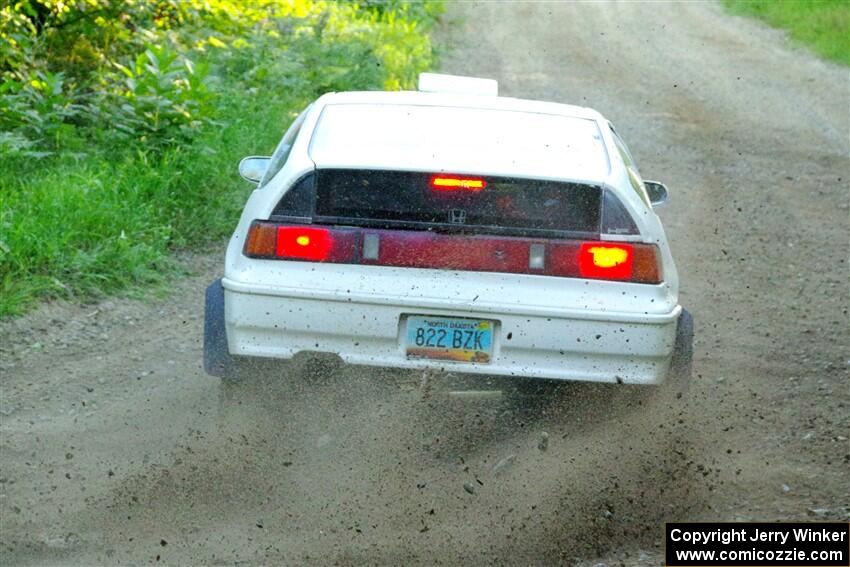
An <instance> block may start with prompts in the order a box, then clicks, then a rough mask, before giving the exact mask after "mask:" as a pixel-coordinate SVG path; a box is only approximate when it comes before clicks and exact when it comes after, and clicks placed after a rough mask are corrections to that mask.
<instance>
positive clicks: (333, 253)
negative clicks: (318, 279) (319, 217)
mask: <svg viewBox="0 0 850 567" xmlns="http://www.w3.org/2000/svg"><path fill="white" fill-rule="evenodd" d="M359 236H360V233H359V231H356V230H347V229H331V228H325V227H316V226H280V225H276V224H274V223H269V222H263V221H254V223H253V224H252V225H251V229H250V230H249V231H248V239H247V241H246V242H245V255H246V256H250V257H252V258H280V259H282V260H303V261H305V262H341V263H344V262H353V261H355V260H357V251H358V248H359V246H358V242H359Z"/></svg>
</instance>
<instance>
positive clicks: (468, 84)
mask: <svg viewBox="0 0 850 567" xmlns="http://www.w3.org/2000/svg"><path fill="white" fill-rule="evenodd" d="M419 90H420V91H421V92H425V93H450V94H465V95H483V96H499V83H498V81H496V80H495V79H479V78H478V77H461V76H459V75H441V74H439V73H419Z"/></svg>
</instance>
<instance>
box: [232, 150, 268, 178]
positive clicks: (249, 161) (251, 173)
mask: <svg viewBox="0 0 850 567" xmlns="http://www.w3.org/2000/svg"><path fill="white" fill-rule="evenodd" d="M271 159H272V158H270V157H266V156H248V157H245V158H242V161H240V162H239V175H241V176H242V179H244V180H245V181H250V182H252V183H259V182H260V179H262V178H263V175H265V174H266V170H268V168H269V162H270V161H271Z"/></svg>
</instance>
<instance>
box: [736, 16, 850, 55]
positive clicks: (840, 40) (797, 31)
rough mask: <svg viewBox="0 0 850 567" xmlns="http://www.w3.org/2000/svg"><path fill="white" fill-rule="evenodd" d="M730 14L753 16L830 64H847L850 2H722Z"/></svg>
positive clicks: (849, 36) (849, 41)
mask: <svg viewBox="0 0 850 567" xmlns="http://www.w3.org/2000/svg"><path fill="white" fill-rule="evenodd" d="M724 4H725V5H726V7H727V8H728V9H729V11H730V12H732V13H733V14H739V15H745V16H753V17H756V18H759V19H761V20H764V21H765V22H767V23H768V24H769V25H771V26H773V27H775V28H782V29H786V30H788V34H789V35H790V37H791V39H792V40H793V41H795V42H796V43H799V44H802V45H805V46H807V47H808V48H810V49H811V50H812V51H814V52H815V53H817V54H818V55H820V56H821V57H824V58H826V59H830V60H832V61H837V62H838V63H843V64H844V65H850V0H724Z"/></svg>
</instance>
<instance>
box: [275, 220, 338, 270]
mask: <svg viewBox="0 0 850 567" xmlns="http://www.w3.org/2000/svg"><path fill="white" fill-rule="evenodd" d="M332 247H333V237H332V236H331V233H330V230H328V229H327V228H313V227H306V226H303V227H302V226H281V227H279V228H278V229H277V246H276V247H275V255H276V256H277V257H278V258H291V259H293V260H312V261H313V262H321V261H324V260H327V259H328V255H329V254H330V251H331V248H332Z"/></svg>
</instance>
